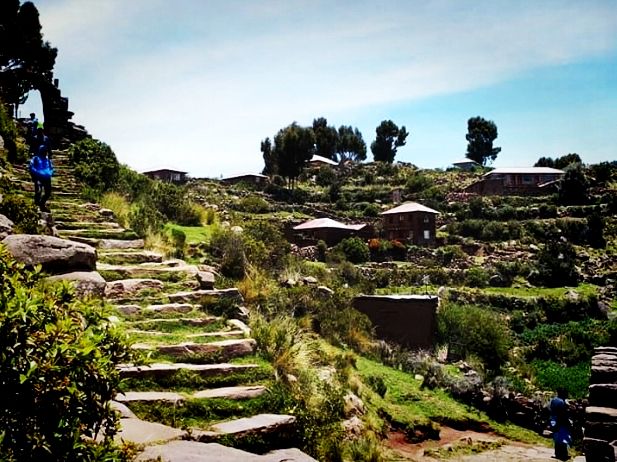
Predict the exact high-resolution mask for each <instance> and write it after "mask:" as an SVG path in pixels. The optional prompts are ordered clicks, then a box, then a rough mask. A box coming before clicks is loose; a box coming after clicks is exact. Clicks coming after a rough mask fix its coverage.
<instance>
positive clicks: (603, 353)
mask: <svg viewBox="0 0 617 462" xmlns="http://www.w3.org/2000/svg"><path fill="white" fill-rule="evenodd" d="M585 414H586V419H585V420H586V423H585V438H584V440H583V446H584V448H585V457H586V459H587V462H615V459H617V347H599V348H596V349H595V350H594V356H593V357H592V359H591V380H590V385H589V406H588V407H587V408H586V409H585Z"/></svg>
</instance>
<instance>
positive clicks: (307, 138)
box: [273, 122, 315, 189]
mask: <svg viewBox="0 0 617 462" xmlns="http://www.w3.org/2000/svg"><path fill="white" fill-rule="evenodd" d="M314 154H315V135H314V133H313V130H312V129H311V128H306V127H300V126H299V125H298V124H297V123H296V122H294V123H292V124H291V125H289V126H288V127H285V128H282V129H281V130H279V132H278V133H277V134H276V136H275V137H274V147H273V155H274V158H275V159H276V164H277V165H278V173H279V175H281V176H283V177H284V178H287V181H288V184H289V185H290V186H291V188H292V189H293V187H294V186H295V181H296V179H297V178H298V176H300V173H302V170H303V169H304V167H305V166H306V164H307V163H308V162H309V160H311V157H313V155H314Z"/></svg>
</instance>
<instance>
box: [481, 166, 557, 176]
mask: <svg viewBox="0 0 617 462" xmlns="http://www.w3.org/2000/svg"><path fill="white" fill-rule="evenodd" d="M513 173H514V174H516V173H518V174H523V175H525V174H526V175H534V174H535V175H551V174H552V175H554V174H562V173H564V171H563V170H558V169H556V168H550V167H499V168H496V169H494V170H491V171H490V172H488V173H485V174H484V176H487V175H504V174H513Z"/></svg>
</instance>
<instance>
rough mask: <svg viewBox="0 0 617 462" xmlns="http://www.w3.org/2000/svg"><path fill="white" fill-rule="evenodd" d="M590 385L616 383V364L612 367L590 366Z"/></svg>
mask: <svg viewBox="0 0 617 462" xmlns="http://www.w3.org/2000/svg"><path fill="white" fill-rule="evenodd" d="M590 382H591V383H592V384H596V383H617V364H615V365H614V366H596V365H593V364H592V366H591V378H590Z"/></svg>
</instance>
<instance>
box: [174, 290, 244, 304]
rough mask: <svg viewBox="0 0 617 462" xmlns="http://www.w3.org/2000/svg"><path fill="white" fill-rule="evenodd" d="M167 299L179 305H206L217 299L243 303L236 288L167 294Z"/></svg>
mask: <svg viewBox="0 0 617 462" xmlns="http://www.w3.org/2000/svg"><path fill="white" fill-rule="evenodd" d="M168 298H169V300H170V301H171V302H179V303H207V302H209V301H212V300H213V299H218V298H230V299H233V300H237V301H238V303H242V302H243V301H244V299H243V297H242V294H241V293H240V291H239V290H238V289H236V288H231V289H219V290H192V291H187V292H178V293H175V294H169V295H168Z"/></svg>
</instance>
